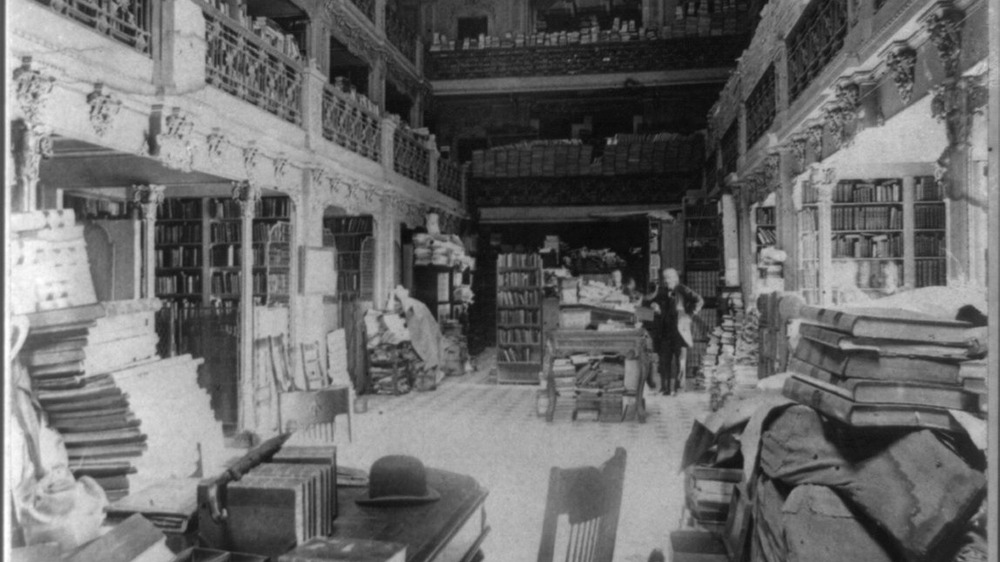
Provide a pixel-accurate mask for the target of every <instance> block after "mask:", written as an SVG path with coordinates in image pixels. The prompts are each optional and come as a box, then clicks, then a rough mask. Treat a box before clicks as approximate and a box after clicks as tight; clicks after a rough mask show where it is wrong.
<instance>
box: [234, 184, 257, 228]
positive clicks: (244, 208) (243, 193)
mask: <svg viewBox="0 0 1000 562" xmlns="http://www.w3.org/2000/svg"><path fill="white" fill-rule="evenodd" d="M232 186H233V200H235V201H236V202H237V203H239V204H240V211H241V213H242V215H243V217H244V218H248V219H252V218H253V216H254V214H255V213H256V211H257V203H258V202H259V201H260V187H259V186H257V185H255V184H253V183H251V182H249V181H234V182H232Z"/></svg>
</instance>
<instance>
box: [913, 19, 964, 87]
mask: <svg viewBox="0 0 1000 562" xmlns="http://www.w3.org/2000/svg"><path fill="white" fill-rule="evenodd" d="M963 16H964V14H963V12H962V10H960V9H958V8H955V7H954V6H952V5H951V3H950V2H939V3H938V4H937V5H935V6H934V7H933V8H931V10H930V11H928V12H927V14H925V15H924V17H923V22H922V23H923V24H924V28H925V29H926V30H927V33H928V34H929V35H930V41H931V43H933V44H934V46H935V47H936V48H937V53H938V58H940V59H941V63H942V64H943V65H944V71H945V75H946V76H949V77H950V76H955V75H956V74H957V73H958V63H959V57H960V56H961V54H962V20H963Z"/></svg>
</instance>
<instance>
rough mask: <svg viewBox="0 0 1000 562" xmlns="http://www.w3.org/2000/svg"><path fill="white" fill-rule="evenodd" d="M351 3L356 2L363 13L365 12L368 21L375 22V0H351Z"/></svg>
mask: <svg viewBox="0 0 1000 562" xmlns="http://www.w3.org/2000/svg"><path fill="white" fill-rule="evenodd" d="M351 4H354V5H355V6H356V7H357V8H358V10H361V13H362V14H364V15H365V16H366V17H367V18H368V21H370V22H372V23H375V0H351Z"/></svg>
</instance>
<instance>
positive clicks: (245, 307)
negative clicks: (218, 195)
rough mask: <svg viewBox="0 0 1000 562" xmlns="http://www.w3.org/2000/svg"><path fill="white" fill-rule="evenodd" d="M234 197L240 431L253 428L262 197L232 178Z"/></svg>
mask: <svg viewBox="0 0 1000 562" xmlns="http://www.w3.org/2000/svg"><path fill="white" fill-rule="evenodd" d="M232 186H233V199H234V200H235V201H236V202H237V203H239V206H240V218H241V222H240V227H241V229H240V263H241V264H242V267H241V270H240V315H239V324H240V339H239V369H238V370H237V373H238V374H237V389H238V392H239V398H238V402H239V406H238V410H237V415H236V428H237V431H248V430H249V431H253V430H254V429H255V428H254V427H253V421H254V420H255V419H256V412H255V411H254V408H255V404H254V373H253V218H254V213H255V212H256V210H257V202H258V201H259V200H260V187H258V186H256V185H254V184H252V183H250V182H246V181H241V182H233V184H232Z"/></svg>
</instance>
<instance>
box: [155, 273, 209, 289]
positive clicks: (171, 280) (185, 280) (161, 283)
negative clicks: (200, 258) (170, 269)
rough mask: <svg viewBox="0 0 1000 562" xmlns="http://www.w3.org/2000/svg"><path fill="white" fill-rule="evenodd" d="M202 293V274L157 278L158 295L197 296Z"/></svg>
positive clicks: (159, 275)
mask: <svg viewBox="0 0 1000 562" xmlns="http://www.w3.org/2000/svg"><path fill="white" fill-rule="evenodd" d="M200 292H201V273H200V272H198V273H185V272H177V273H169V274H158V275H157V276H156V294H157V295H172V294H180V293H184V294H195V293H200Z"/></svg>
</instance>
